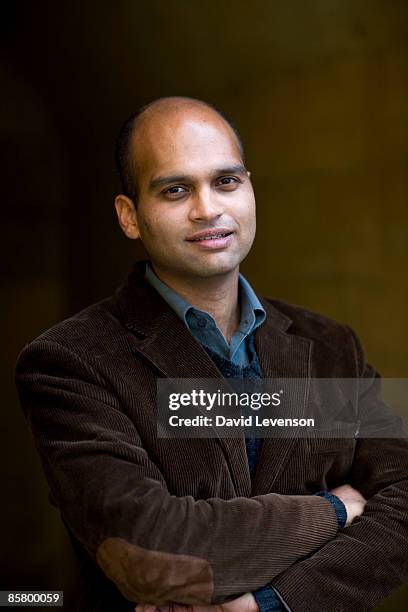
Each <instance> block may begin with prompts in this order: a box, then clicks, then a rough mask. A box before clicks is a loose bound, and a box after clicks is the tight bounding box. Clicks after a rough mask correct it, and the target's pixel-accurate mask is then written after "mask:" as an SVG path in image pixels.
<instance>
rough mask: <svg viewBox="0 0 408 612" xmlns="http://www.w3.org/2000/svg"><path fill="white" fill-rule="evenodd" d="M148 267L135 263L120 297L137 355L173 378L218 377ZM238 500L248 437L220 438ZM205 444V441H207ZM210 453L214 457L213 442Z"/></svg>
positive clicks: (244, 481) (245, 483) (244, 482)
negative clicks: (148, 279)
mask: <svg viewBox="0 0 408 612" xmlns="http://www.w3.org/2000/svg"><path fill="white" fill-rule="evenodd" d="M144 266H145V262H138V263H137V264H135V266H134V268H133V270H132V272H131V274H130V275H129V277H128V281H127V283H126V284H125V285H124V286H122V287H121V288H119V290H118V291H117V292H116V295H115V303H116V308H117V313H118V316H119V318H120V319H121V321H122V323H123V324H124V325H125V326H126V327H127V328H128V329H130V330H131V331H132V332H133V333H134V334H135V336H136V341H135V343H134V352H135V355H137V356H138V358H140V359H142V360H143V361H145V362H147V363H149V364H150V366H152V367H153V368H154V369H155V370H156V371H157V373H158V374H159V376H160V375H161V376H164V377H168V378H198V379H200V378H219V379H223V377H222V374H221V372H220V371H219V370H218V368H217V367H216V366H215V364H214V362H213V361H212V359H211V358H210V357H209V355H208V354H207V352H206V351H205V350H204V349H203V347H202V346H201V344H200V343H199V342H198V341H197V340H196V339H195V338H194V336H193V335H192V334H191V332H190V331H189V329H188V328H187V327H186V325H185V324H184V323H183V322H182V321H181V320H180V318H179V317H178V316H177V314H176V313H175V312H174V310H173V309H172V308H171V307H170V306H169V305H168V304H167V303H166V301H165V300H163V298H162V297H161V296H160V295H159V294H158V293H157V291H156V290H155V289H154V288H153V287H151V285H150V284H149V283H148V282H146V281H145V279H144ZM214 434H215V435H216V441H217V442H218V444H219V445H220V446H221V449H222V451H223V454H224V457H225V460H226V461H227V464H228V466H229V469H230V473H231V477H232V479H233V482H234V485H235V490H236V494H237V496H242V497H249V496H250V494H251V478H250V474H249V466H248V459H247V454H246V446H245V438H244V435H242V436H241V437H239V438H220V437H219V436H218V433H217V429H216V428H214ZM203 442H204V440H203ZM208 452H209V453H211V452H213V445H212V443H210V442H209V444H208Z"/></svg>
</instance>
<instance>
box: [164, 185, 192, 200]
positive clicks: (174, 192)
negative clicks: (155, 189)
mask: <svg viewBox="0 0 408 612" xmlns="http://www.w3.org/2000/svg"><path fill="white" fill-rule="evenodd" d="M186 192H187V190H186V188H185V187H183V186H182V185H173V186H172V187H168V188H167V189H165V190H164V191H162V194H163V195H164V196H167V197H170V198H177V196H183V195H184V194H185V193H186Z"/></svg>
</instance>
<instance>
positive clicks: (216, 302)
mask: <svg viewBox="0 0 408 612" xmlns="http://www.w3.org/2000/svg"><path fill="white" fill-rule="evenodd" d="M152 267H153V266H152ZM153 269H154V272H155V273H156V274H157V276H158V277H159V278H160V280H161V281H163V282H164V283H166V285H168V286H169V287H171V289H173V291H176V292H177V293H178V294H179V295H180V296H181V297H182V298H183V299H185V300H186V301H187V302H189V303H190V304H191V305H192V306H194V307H195V308H198V309H200V310H204V311H205V312H208V313H209V314H210V315H211V316H212V317H213V318H214V320H215V322H216V323H217V326H218V328H219V330H220V331H221V333H222V335H223V336H224V338H226V340H227V341H228V342H230V340H231V338H232V336H233V335H234V333H235V331H236V330H237V329H238V326H239V320H240V310H239V301H238V278H239V268H238V267H237V268H236V269H235V270H233V271H232V272H229V273H228V274H222V275H218V276H212V277H208V278H197V277H192V278H188V279H187V278H179V277H177V276H173V275H171V274H169V273H168V272H166V271H163V270H160V269H158V268H157V267H153Z"/></svg>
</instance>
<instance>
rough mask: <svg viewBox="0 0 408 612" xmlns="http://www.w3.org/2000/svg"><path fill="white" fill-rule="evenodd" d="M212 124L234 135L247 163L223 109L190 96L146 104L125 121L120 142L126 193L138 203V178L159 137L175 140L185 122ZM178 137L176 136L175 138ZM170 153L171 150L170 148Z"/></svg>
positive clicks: (118, 154)
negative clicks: (177, 132)
mask: <svg viewBox="0 0 408 612" xmlns="http://www.w3.org/2000/svg"><path fill="white" fill-rule="evenodd" d="M186 123H187V124H189V125H190V126H192V125H193V124H194V123H195V124H196V125H198V126H199V125H200V124H201V125H207V126H208V125H211V126H213V127H214V129H218V130H222V131H224V132H225V133H226V134H228V136H229V137H230V138H231V140H232V141H233V142H234V145H235V146H236V147H237V149H238V151H239V155H240V157H241V159H242V162H244V151H243V146H242V141H241V137H240V135H239V132H238V130H237V128H236V127H235V126H234V125H233V123H232V122H231V121H230V120H229V119H228V118H227V117H226V116H225V115H224V114H223V113H222V112H221V111H219V110H217V109H216V108H214V107H213V106H211V105H210V104H208V103H206V102H203V101H201V100H196V99H194V98H187V97H166V98H159V99H157V100H154V101H153V102H150V103H149V104H147V105H146V106H143V107H142V108H141V109H139V110H138V111H137V112H136V113H134V114H133V115H132V116H131V117H129V119H127V121H126V122H125V123H124V124H123V126H122V128H121V130H120V132H119V136H118V139H117V143H116V151H115V158H116V165H117V169H118V172H119V176H120V180H121V184H122V190H123V194H124V195H126V196H128V197H129V198H130V199H131V200H132V201H133V202H134V204H135V205H136V204H137V201H138V181H139V178H140V174H141V172H143V164H144V159H145V157H146V155H147V154H148V153H150V152H151V151H150V150H151V149H152V148H153V147H154V146H157V142H158V140H160V139H161V138H163V141H165V142H166V143H171V142H172V134H175V133H176V131H177V129H180V127H181V126H182V125H183V124H184V125H185V124H186ZM174 140H176V139H174ZM169 154H171V152H170V151H169Z"/></svg>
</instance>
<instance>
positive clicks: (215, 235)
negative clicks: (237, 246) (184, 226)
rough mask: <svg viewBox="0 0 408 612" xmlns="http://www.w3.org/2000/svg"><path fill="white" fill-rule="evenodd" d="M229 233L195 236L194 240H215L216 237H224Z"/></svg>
mask: <svg viewBox="0 0 408 612" xmlns="http://www.w3.org/2000/svg"><path fill="white" fill-rule="evenodd" d="M226 235H227V234H214V235H213V236H204V237H203V238H195V239H194V242H199V241H200V240H214V239H215V238H224V237H225V236H226Z"/></svg>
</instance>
